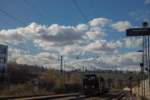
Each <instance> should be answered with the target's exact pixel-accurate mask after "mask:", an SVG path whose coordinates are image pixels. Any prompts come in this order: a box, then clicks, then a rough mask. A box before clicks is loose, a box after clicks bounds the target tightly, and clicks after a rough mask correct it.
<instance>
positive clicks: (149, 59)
mask: <svg viewBox="0 0 150 100" xmlns="http://www.w3.org/2000/svg"><path fill="white" fill-rule="evenodd" d="M149 42H150V41H149V36H148V79H149V96H150V58H149V57H150V53H149V45H150V44H149Z"/></svg>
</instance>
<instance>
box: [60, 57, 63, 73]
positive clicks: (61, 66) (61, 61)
mask: <svg viewBox="0 0 150 100" xmlns="http://www.w3.org/2000/svg"><path fill="white" fill-rule="evenodd" d="M60 73H61V75H63V56H61V58H60Z"/></svg>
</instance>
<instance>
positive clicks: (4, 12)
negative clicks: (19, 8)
mask: <svg viewBox="0 0 150 100" xmlns="http://www.w3.org/2000/svg"><path fill="white" fill-rule="evenodd" d="M0 12H1V13H3V14H5V15H6V16H8V17H9V18H11V19H12V20H14V21H16V22H19V23H21V24H22V25H24V24H25V23H24V22H22V21H21V20H20V19H18V18H17V17H15V16H13V15H11V14H10V13H8V12H7V11H5V10H3V9H0Z"/></svg>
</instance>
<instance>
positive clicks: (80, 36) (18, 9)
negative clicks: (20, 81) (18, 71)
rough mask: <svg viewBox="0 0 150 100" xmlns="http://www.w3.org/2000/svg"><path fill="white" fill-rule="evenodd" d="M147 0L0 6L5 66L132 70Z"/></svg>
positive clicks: (33, 0)
mask: <svg viewBox="0 0 150 100" xmlns="http://www.w3.org/2000/svg"><path fill="white" fill-rule="evenodd" d="M143 21H148V22H149V21H150V0H115V1H114V0H0V43H1V44H5V45H8V47H9V49H8V51H9V52H8V54H9V57H8V60H9V61H15V62H17V63H20V64H30V65H39V66H45V67H51V68H56V69H59V68H60V67H59V65H60V56H63V57H64V69H66V70H70V69H71V70H73V69H82V68H83V66H84V67H85V68H87V69H114V70H120V69H121V70H138V69H139V63H140V61H141V54H140V53H138V52H137V51H138V50H139V49H141V44H142V39H141V37H127V36H126V29H128V28H131V27H132V28H133V27H141V23H142V22H143Z"/></svg>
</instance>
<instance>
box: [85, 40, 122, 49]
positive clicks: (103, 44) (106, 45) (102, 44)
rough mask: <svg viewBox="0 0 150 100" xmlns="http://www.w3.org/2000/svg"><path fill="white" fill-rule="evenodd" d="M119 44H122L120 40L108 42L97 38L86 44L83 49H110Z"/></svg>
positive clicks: (119, 45) (115, 47)
mask: <svg viewBox="0 0 150 100" xmlns="http://www.w3.org/2000/svg"><path fill="white" fill-rule="evenodd" d="M121 46H122V44H121V42H120V41H117V42H108V41H106V40H97V41H95V42H93V43H90V44H89V45H87V46H86V48H85V50H88V51H92V50H94V51H112V50H115V49H117V48H119V47H121Z"/></svg>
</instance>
